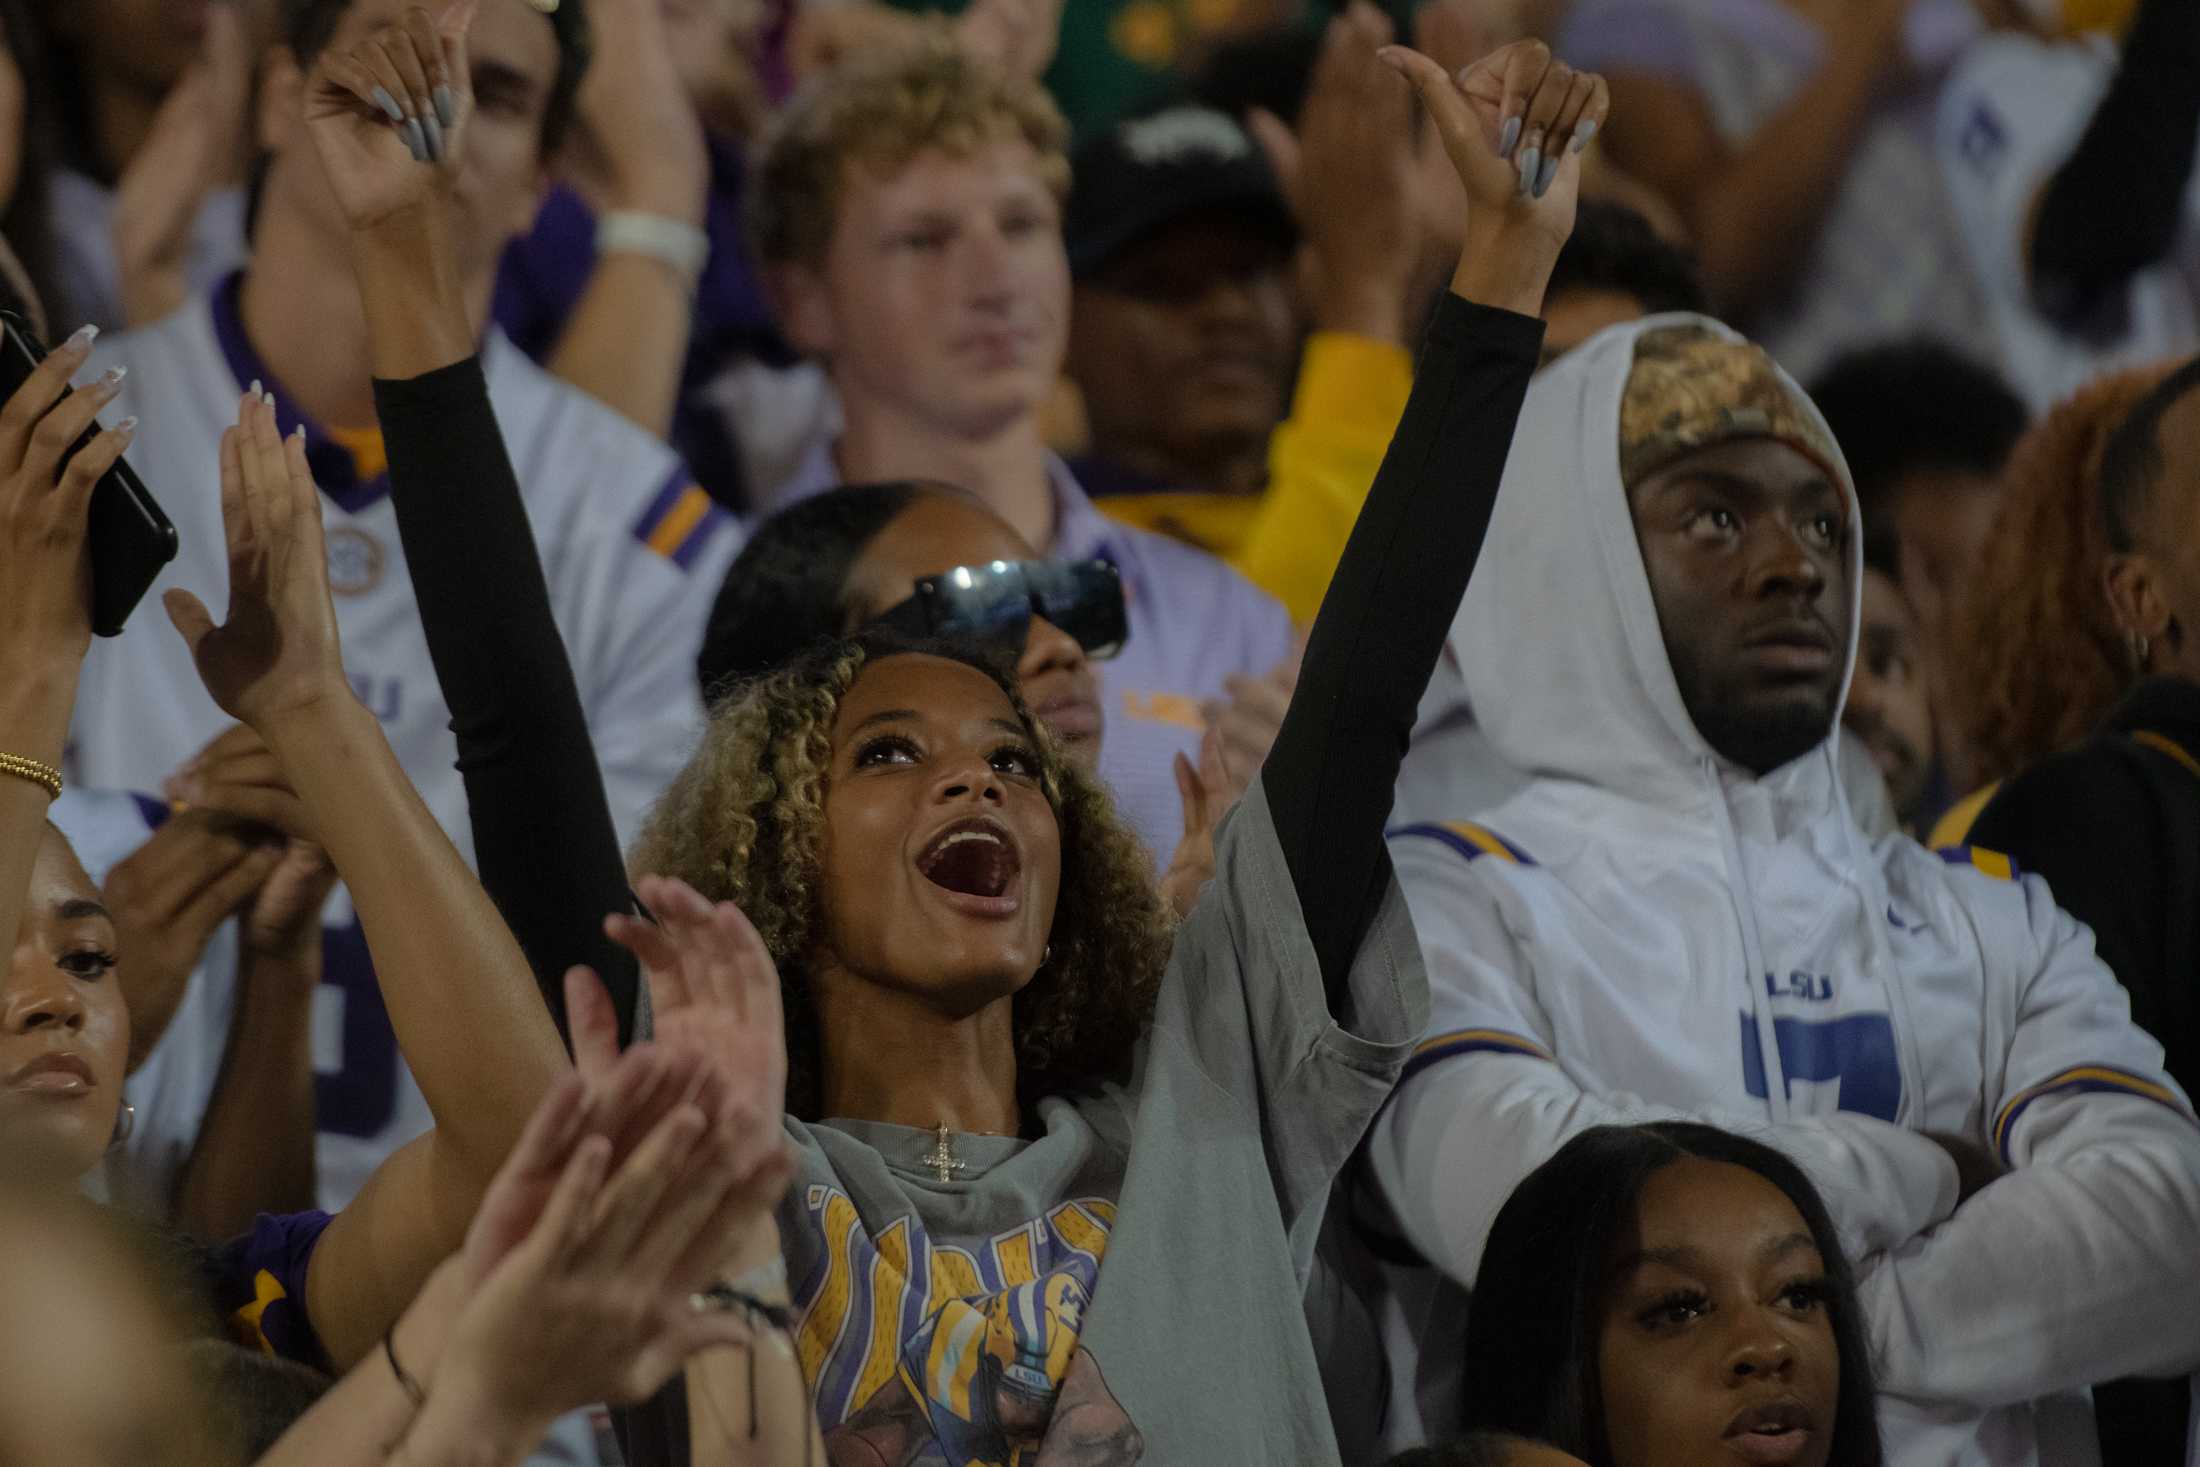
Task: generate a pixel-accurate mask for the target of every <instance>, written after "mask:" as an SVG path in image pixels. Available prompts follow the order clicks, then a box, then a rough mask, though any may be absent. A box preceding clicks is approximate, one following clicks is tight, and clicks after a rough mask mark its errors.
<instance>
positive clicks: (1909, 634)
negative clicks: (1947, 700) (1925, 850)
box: [1841, 566, 1933, 823]
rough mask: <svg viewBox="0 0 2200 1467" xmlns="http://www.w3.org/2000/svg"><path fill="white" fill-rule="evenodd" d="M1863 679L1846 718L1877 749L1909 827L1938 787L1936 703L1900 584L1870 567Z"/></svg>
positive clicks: (1860, 658)
mask: <svg viewBox="0 0 2200 1467" xmlns="http://www.w3.org/2000/svg"><path fill="white" fill-rule="evenodd" d="M1860 600H1861V603H1862V607H1861V609H1862V626H1861V628H1860V630H1859V631H1858V633H1857V646H1856V675H1855V677H1854V678H1853V679H1852V681H1851V682H1850V684H1849V701H1848V705H1847V707H1846V709H1845V710H1844V711H1843V713H1842V716H1841V720H1842V722H1843V723H1846V724H1847V725H1848V726H1849V728H1850V729H1851V730H1852V731H1853V732H1854V733H1855V734H1856V735H1857V736H1858V737H1859V738H1861V739H1863V741H1864V746H1865V747H1866V748H1867V749H1869V750H1871V756H1872V760H1873V762H1874V763H1876V764H1878V766H1879V772H1880V773H1881V774H1882V775H1884V776H1885V777H1886V780H1887V793H1888V795H1889V796H1890V797H1891V798H1892V799H1893V801H1894V807H1895V811H1896V813H1897V814H1898V815H1899V816H1900V817H1901V818H1902V820H1903V821H1904V822H1905V823H1909V822H1911V821H1912V820H1914V819H1915V817H1916V812H1917V805H1918V802H1919V800H1920V799H1921V798H1922V797H1923V796H1924V794H1925V792H1926V787H1927V786H1928V785H1929V784H1930V783H1931V781H1932V772H1933V699H1932V688H1931V685H1930V684H1929V683H1928V682H1927V680H1926V677H1925V662H1924V657H1923V648H1922V646H1921V645H1920V643H1919V638H1918V630H1917V619H1916V618H1915V617H1913V616H1912V615H1911V614H1910V607H1909V603H1908V602H1906V601H1904V600H1903V599H1902V588H1901V587H1900V586H1898V585H1896V584H1895V581H1894V578H1893V577H1892V576H1890V575H1888V574H1887V573H1886V572H1885V571H1883V570H1880V569H1878V568H1877V567H1874V566H1866V567H1865V568H1864V581H1863V586H1862V595H1861V597H1860Z"/></svg>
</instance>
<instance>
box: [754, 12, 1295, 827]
mask: <svg viewBox="0 0 2200 1467" xmlns="http://www.w3.org/2000/svg"><path fill="white" fill-rule="evenodd" d="M1066 135H1067V132H1066V129H1065V127H1064V125H1063V122H1062V118H1061V114H1060V113H1059V112H1058V111H1057V110H1056V109H1055V107H1054V104H1053V103H1052V102H1051V101H1050V100H1048V98H1047V96H1046V94H1045V93H1044V92H1043V91H1041V90H1040V89H1039V88H1038V87H1037V86H1035V85H1033V84H1031V83H1029V82H1024V81H1020V80H1016V79H1013V78H1010V77H1007V76H1004V75H1002V74H1000V73H998V72H995V71H992V70H990V69H988V68H987V67H985V66H984V65H982V64H981V63H979V62H976V61H973V60H971V59H970V58H969V57H968V56H966V55H964V54H963V53H961V52H960V51H958V50H956V49H955V48H954V47H953V46H952V45H951V44H950V43H949V42H948V40H947V39H946V38H945V37H944V36H938V37H934V38H932V39H931V40H928V41H926V42H923V43H920V44H916V45H913V46H911V47H908V48H906V49H899V50H895V51H893V52H890V53H888V54H885V55H883V56H880V57H876V58H870V59H865V60H858V61H857V62H855V63H853V64H851V65H850V66H848V67H847V68H845V69H843V70H841V71H838V72H835V73H833V74H832V75H831V76H829V77H828V78H826V79H825V80H824V81H823V82H821V83H820V84H819V85H818V86H816V87H814V88H812V89H811V90H809V91H808V92H806V93H804V94H803V95H801V96H800V97H798V98H797V99H796V100H795V102H794V103H793V104H792V105H791V106H790V107H789V108H788V109H787V111H786V112H785V114H784V115H783V116H782V117H781V118H780V121H779V124H778V126H777V128H776V129H775V131H774V132H773V134H772V135H771V137H770V138H769V139H768V140H767V142H766V145H765V149H764V155H763V159H762V162H761V164H760V165H759V168H758V172H757V178H756V188H755V191H754V195H753V200H752V205H751V213H750V232H751V236H752V238H753V240H754V242H755V245H756V252H757V256H758V258H759V260H760V262H761V263H762V265H763V267H764V270H765V273H766V277H767V279H768V281H769V284H770V289H771V293H772V297H773V300H774V302H775V304H776V306H777V307H778V310H779V314H780V319H781V322H782V325H783V326H784V328H785V330H786V332H787V335H788V338H789V339H790V340H791V341H792V342H794V344H795V345H796V346H798V347H799V348H800V349H801V350H802V351H804V352H805V353H807V354H808V355H809V356H811V357H813V358H815V359H817V360H818V361H819V362H821V363H822V364H823V365H824V367H825V370H826V372H827V374H828V375H829V376H830V378H831V381H832V385H833V388H834V390H835V392H836V394H837V396H838V398H839V401H840V407H841V411H842V415H843V418H844V423H845V426H844V427H843V429H842V431H841V433H840V435H839V437H838V438H837V439H835V440H831V441H826V442H820V443H819V444H818V445H817V446H816V447H815V448H814V449H813V451H812V452H811V453H810V455H809V456H808V458H807V459H806V460H805V461H804V462H803V464H802V465H801V467H800V468H799V469H798V470H797V471H796V472H795V474H794V476H793V477H792V478H791V479H790V480H788V481H787V482H786V483H785V484H784V485H782V486H780V488H779V489H778V490H777V492H776V493H773V494H771V495H769V496H767V502H768V503H770V504H772V505H773V506H775V507H776V506H779V505H785V504H788V503H791V502H793V501H795V500H797V499H801V498H806V497H808V496H810V495H813V494H817V493H820V492H823V491H825V490H827V489H830V488H832V487H834V486H835V485H839V484H844V483H863V482H868V481H875V480H885V479H936V480H941V481H944V482H947V483H951V484H957V485H960V486H962V487H963V488H966V489H968V490H970V491H972V492H973V493H975V494H976V495H978V497H980V498H981V499H983V500H984V501H985V502H986V503H987V504H988V505H989V506H991V507H992V508H993V510H995V511H996V512H997V513H998V514H1000V515H1001V517H1002V518H1004V519H1006V520H1007V521H1008V522H1009V523H1010V524H1011V525H1013V526H1014V527H1015V528H1016V529H1017V531H1018V532H1019V533H1021V534H1022V535H1023V537H1024V538H1025V539H1027V540H1029V541H1030V542H1031V543H1032V544H1034V545H1037V546H1040V547H1042V548H1043V549H1044V550H1045V551H1046V553H1047V554H1048V555H1049V556H1051V557H1054V558H1058V559H1064V560H1089V559H1093V558H1102V559H1106V560H1108V561H1110V562H1112V563H1113V564H1114V565H1115V566H1116V568H1117V570H1118V571H1119V572H1120V573H1121V575H1122V579H1123V586H1124V593H1125V600H1126V601H1127V603H1128V615H1129V625H1130V639H1129V641H1128V643H1127V645H1126V646H1125V648H1124V650H1123V652H1122V654H1121V655H1120V656H1119V657H1117V658H1115V659H1114V660H1112V661H1110V662H1107V663H1104V664H1103V665H1102V669H1101V683H1102V702H1103V706H1104V707H1105V709H1106V711H1107V716H1108V717H1109V718H1110V719H1111V720H1112V721H1113V722H1112V726H1111V727H1110V729H1109V732H1108V738H1107V743H1106V745H1105V747H1104V752H1103V754H1102V758H1101V769H1100V772H1101V775H1102V777H1103V779H1104V780H1105V781H1106V783H1107V785H1108V787H1109V789H1110V790H1111V792H1112V793H1113V794H1114V795H1115V798H1116V800H1117V802H1118V804H1119V805H1120V806H1121V807H1122V809H1123V811H1124V814H1125V815H1126V817H1127V818H1128V819H1129V821H1130V823H1131V825H1132V827H1133V828H1134V829H1135V830H1136V831H1137V833H1138V834H1139V836H1140V837H1141V838H1142V839H1144V841H1145V842H1146V844H1147V845H1148V847H1149V848H1150V849H1151V850H1152V851H1154V852H1156V853H1166V852H1169V851H1173V850H1174V849H1176V846H1177V842H1178V840H1179V839H1180V837H1181V835H1182V833H1183V811H1182V808H1181V804H1180V798H1179V795H1178V791H1177V785H1176V779H1175V773H1174V765H1175V760H1176V756H1177V755H1178V754H1180V753H1181V754H1185V755H1187V756H1189V757H1193V758H1196V757H1197V755H1198V751H1199V741H1200V737H1201V734H1202V732H1203V724H1202V721H1201V717H1200V713H1199V707H1200V704H1201V703H1202V702H1203V701H1204V700H1208V699H1213V698H1219V697H1223V696H1226V692H1227V690H1226V689H1225V687H1224V683H1225V681H1226V680H1227V679H1229V678H1231V677H1233V676H1260V675H1262V674H1265V673H1267V672H1269V671H1270V670H1271V669H1273V668H1274V667H1276V666H1277V665H1278V664H1279V663H1281V662H1282V661H1283V660H1284V659H1285V657H1286V656H1288V655H1289V653H1290V650H1291V640H1292V632H1291V625H1290V619H1289V617H1288V616H1287V615H1286V613H1285V612H1284V610H1283V608H1282V606H1281V605H1279V604H1278V603H1277V602H1275V601H1274V600H1272V599H1271V598H1270V597H1268V596H1266V595H1265V594H1263V593H1262V592H1260V591H1258V590H1256V589H1255V588H1254V587H1253V586H1252V585H1250V584H1249V583H1247V582H1246V581H1244V580H1242V579H1241V578H1240V577H1239V576H1238V575H1237V574H1236V573H1235V572H1234V571H1232V570H1230V569H1229V568H1228V567H1227V566H1225V565H1223V564H1222V563H1221V562H1220V561H1218V560H1216V559H1214V558H1213V557H1211V556H1208V555H1206V554H1204V553H1202V552H1200V551H1198V550H1195V549H1193V548H1191V547H1189V546H1186V545H1183V544H1180V543H1178V542H1176V541H1173V540H1169V539H1166V538H1164V537H1162V536H1159V535H1154V534H1151V533H1148V532H1145V531H1141V530H1136V529H1131V528H1128V527H1125V526H1122V525H1118V524H1115V523H1113V522H1111V521H1109V520H1107V519H1105V518H1103V517H1102V516H1101V515H1100V514H1099V512H1098V511H1097V510H1095V509H1094V508H1093V506H1092V503H1091V501H1090V500H1089V499H1087V498H1086V496H1085V493H1084V491H1083V489H1082V488H1080V487H1079V485H1078V483H1077V480H1076V478H1075V476H1074V475H1073V474H1072V473H1071V472H1070V470H1069V468H1068V466H1067V465H1066V464H1064V463H1063V462H1062V461H1061V460H1060V459H1059V458H1057V457H1056V456H1054V455H1053V454H1051V453H1050V452H1048V450H1047V446H1046V439H1045V435H1044V432H1043V430H1042V426H1041V410H1042V408H1043V406H1044V405H1045V403H1046V401H1047V398H1048V396H1049V394H1050V393H1051V392H1052V391H1053V390H1054V386H1055V383H1056V380H1057V379H1058V377H1059V376H1060V373H1061V367H1062V359H1063V354H1064V352H1065V350H1066V342H1067V334H1068V318H1069V302H1070V288H1069V263H1068V257H1067V255H1066V253H1065V251H1064V248H1063V243H1062V221H1061V206H1062V199H1063V197H1064V195H1065V194H1066V192H1067V190H1068V186H1069V164H1068V160H1067V159H1066V158H1065V156H1064V154H1063V146H1064V140H1065V138H1066ZM1240 773H1242V774H1249V773H1250V770H1245V771H1240Z"/></svg>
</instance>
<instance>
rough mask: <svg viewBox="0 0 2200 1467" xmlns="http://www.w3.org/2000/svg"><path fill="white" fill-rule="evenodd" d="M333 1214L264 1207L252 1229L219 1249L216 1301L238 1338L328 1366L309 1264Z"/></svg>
mask: <svg viewBox="0 0 2200 1467" xmlns="http://www.w3.org/2000/svg"><path fill="white" fill-rule="evenodd" d="M329 1219H330V1214H328V1213H325V1212H288V1213H272V1212H263V1213H261V1214H260V1215H259V1217H258V1218H257V1219H255V1220H254V1221H253V1224H252V1231H251V1232H249V1233H246V1234H244V1235H243V1236H242V1237H238V1238H232V1239H230V1240H229V1241H228V1242H227V1243H224V1244H223V1245H222V1246H221V1247H219V1248H216V1249H215V1250H214V1252H213V1255H212V1271H213V1283H214V1304H215V1307H216V1308H217V1309H218V1310H219V1311H220V1314H221V1319H222V1324H223V1326H224V1327H225V1328H227V1329H228V1331H229V1337H230V1338H231V1339H232V1340H233V1341H235V1342H236V1343H237V1344H239V1345H242V1346H244V1347H245V1348H246V1349H248V1350H258V1351H259V1352H261V1353H262V1354H265V1355H275V1356H279V1357H281V1358H282V1359H285V1360H295V1361H297V1362H298V1363H299V1364H301V1365H310V1366H312V1367H313V1368H314V1369H316V1370H326V1369H328V1356H327V1353H326V1352H325V1351H324V1350H323V1349H322V1348H321V1337H320V1336H319V1335H318V1334H316V1333H314V1330H313V1321H312V1320H311V1319H310V1318H308V1317H307V1315H306V1268H307V1266H308V1265H309V1264H310V1263H311V1262H312V1260H313V1250H314V1249H315V1248H317V1247H319V1246H320V1243H321V1234H322V1233H324V1232H326V1231H327V1230H328V1225H329Z"/></svg>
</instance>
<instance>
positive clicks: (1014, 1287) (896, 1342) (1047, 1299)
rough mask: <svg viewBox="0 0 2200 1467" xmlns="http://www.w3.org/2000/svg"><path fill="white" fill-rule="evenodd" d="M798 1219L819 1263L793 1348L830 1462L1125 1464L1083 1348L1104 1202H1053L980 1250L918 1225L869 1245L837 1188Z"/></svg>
mask: <svg viewBox="0 0 2200 1467" xmlns="http://www.w3.org/2000/svg"><path fill="white" fill-rule="evenodd" d="M803 1205H804V1211H805V1212H806V1214H807V1216H808V1219H809V1223H810V1225H811V1227H812V1228H813V1229H814V1230H815V1231H816V1234H817V1236H818V1238H819V1240H820V1241H821V1243H822V1245H823V1246H822V1250H821V1257H820V1259H819V1262H818V1264H817V1266H816V1267H815V1268H813V1269H812V1270H811V1274H810V1276H809V1277H808V1278H805V1279H803V1280H801V1281H800V1283H799V1286H798V1287H797V1288H796V1290H795V1296H794V1303H795V1314H796V1318H797V1320H798V1321H799V1322H798V1324H797V1326H796V1329H795V1341H796V1347H797V1350H798V1353H799V1354H800V1357H801V1361H802V1369H803V1373H804V1375H805V1376H806V1377H807V1378H808V1379H809V1380H810V1381H811V1382H812V1383H813V1385H812V1391H813V1395H814V1397H815V1399H816V1404H817V1413H818V1423H819V1425H820V1426H821V1427H822V1428H823V1430H824V1433H825V1447H826V1455H827V1457H828V1459H829V1460H830V1461H831V1462H832V1463H833V1464H834V1467H856V1464H862V1467H876V1464H879V1463H882V1462H883V1463H892V1464H895V1467H902V1464H910V1467H1055V1464H1057V1463H1062V1464H1068V1463H1071V1462H1075V1463H1077V1464H1079V1467H1129V1464H1131V1463H1134V1462H1136V1461H1137V1460H1138V1459H1139V1457H1140V1456H1141V1455H1142V1454H1143V1451H1144V1443H1143V1440H1142V1439H1141V1437H1140V1436H1139V1433H1138V1430H1137V1428H1136V1427H1135V1426H1133V1425H1132V1424H1131V1421H1130V1417H1129V1416H1128V1415H1127V1414H1126V1413H1125V1412H1124V1410H1123V1408H1122V1407H1121V1405H1120V1404H1118V1403H1117V1402H1116V1400H1115V1398H1114V1397H1113V1395H1111V1394H1110V1393H1109V1391H1108V1389H1107V1386H1106V1383H1105V1382H1104V1381H1103V1380H1102V1379H1101V1377H1100V1368H1099V1365H1098V1362H1096V1361H1095V1360H1094V1359H1093V1357H1092V1355H1091V1353H1090V1352H1089V1351H1086V1350H1082V1349H1080V1348H1079V1345H1078V1336H1079V1334H1080V1333H1081V1331H1082V1330H1083V1327H1084V1318H1085V1311H1086V1309H1087V1308H1088V1307H1089V1306H1090V1305H1091V1302H1092V1293H1093V1286H1094V1283H1095V1281H1096V1279H1097V1278H1098V1276H1099V1272H1100V1259H1101V1257H1102V1255H1103V1254H1104V1253H1105V1252H1106V1250H1107V1241H1108V1232H1109V1230H1110V1229H1111V1228H1112V1227H1113V1226H1114V1222H1115V1207H1114V1204H1112V1203H1110V1202H1107V1201H1104V1200H1101V1199H1098V1198H1083V1199H1079V1200H1075V1201H1070V1202H1064V1203H1061V1204H1059V1205H1058V1206H1056V1207H1053V1208H1051V1209H1049V1210H1048V1211H1047V1212H1046V1213H1045V1214H1043V1215H1042V1216H1039V1217H1035V1218H1033V1219H1031V1220H1030V1221H1028V1222H1026V1223H1024V1224H1022V1225H1021V1226H1019V1227H1015V1228H1011V1229H1009V1230H1007V1231H1006V1232H1003V1233H999V1234H996V1235H995V1236H994V1237H992V1238H989V1239H987V1240H986V1241H985V1242H984V1243H982V1244H980V1245H977V1246H976V1247H967V1248H966V1247H957V1246H954V1245H952V1244H939V1243H934V1242H933V1241H932V1240H931V1238H930V1236H929V1234H928V1233H927V1231H926V1229H925V1226H924V1222H923V1220H922V1219H921V1218H918V1217H915V1216H913V1215H911V1216H905V1217H901V1218H898V1219H896V1220H895V1221H894V1222H893V1223H892V1224H891V1225H889V1226H888V1227H886V1228H885V1229H883V1230H881V1231H880V1232H879V1233H878V1234H877V1235H876V1236H873V1235H872V1234H871V1233H869V1232H867V1231H866V1230H865V1228H864V1226H863V1220H862V1218H861V1217H860V1216H859V1215H858V1213H857V1210H856V1207H855V1204H854V1203H853V1202H852V1201H851V1200H850V1199H849V1197H848V1196H847V1194H846V1193H844V1192H842V1191H840V1190H839V1189H838V1188H835V1187H829V1186H823V1185H816V1186H812V1187H810V1188H809V1189H808V1190H807V1191H806V1192H805V1194H804V1197H803Z"/></svg>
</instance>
